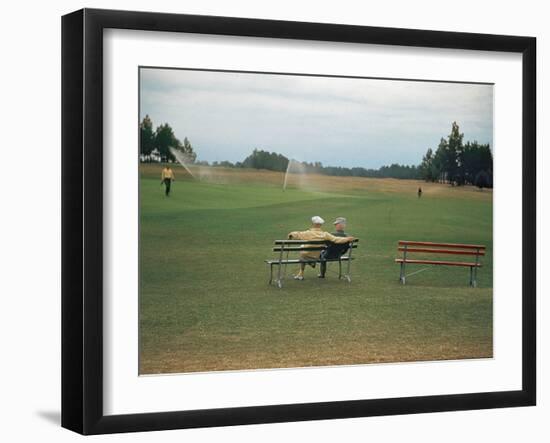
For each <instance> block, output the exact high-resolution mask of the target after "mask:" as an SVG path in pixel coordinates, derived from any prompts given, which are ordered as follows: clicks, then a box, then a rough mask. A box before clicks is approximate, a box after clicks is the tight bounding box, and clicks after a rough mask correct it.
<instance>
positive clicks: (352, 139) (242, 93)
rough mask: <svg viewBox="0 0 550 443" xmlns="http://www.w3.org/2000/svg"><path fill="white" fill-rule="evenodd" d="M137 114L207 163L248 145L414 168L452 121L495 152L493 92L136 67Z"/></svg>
mask: <svg viewBox="0 0 550 443" xmlns="http://www.w3.org/2000/svg"><path fill="white" fill-rule="evenodd" d="M140 74H141V77H140V78H141V85H140V87H141V104H140V111H141V116H142V117H143V116H144V115H145V114H149V116H150V117H151V118H152V119H153V122H154V123H155V124H160V123H164V122H168V123H170V125H171V126H172V127H173V128H174V131H175V133H176V135H177V136H178V137H179V138H183V137H184V136H187V137H188V138H189V139H190V140H191V142H192V143H193V145H194V146H195V147H196V150H197V153H198V156H199V158H200V159H203V160H209V161H214V160H230V161H239V160H242V159H244V157H246V156H247V155H248V154H249V153H250V152H251V150H252V149H253V148H255V147H260V148H263V149H267V150H272V151H277V152H280V153H282V154H285V155H287V156H289V157H293V158H297V159H300V160H307V161H321V162H323V163H324V164H327V165H335V166H364V167H379V166H381V165H383V164H389V163H394V162H398V163H404V164H417V163H419V162H420V159H421V157H422V155H423V154H424V152H425V151H426V149H427V148H428V147H436V146H437V144H438V143H439V139H440V138H441V137H442V136H446V135H447V134H448V133H449V132H450V126H451V123H452V122H453V121H457V122H458V123H459V125H460V127H461V130H462V131H463V132H464V133H465V139H466V140H478V141H479V142H482V143H490V144H491V145H492V127H493V123H492V118H493V88H492V86H490V85H478V84H457V83H439V82H415V81H398V80H380V79H352V78H331V77H318V76H294V75H272V74H251V73H228V72H208V71H193V70H167V69H149V68H148V69H142V70H141V73H140Z"/></svg>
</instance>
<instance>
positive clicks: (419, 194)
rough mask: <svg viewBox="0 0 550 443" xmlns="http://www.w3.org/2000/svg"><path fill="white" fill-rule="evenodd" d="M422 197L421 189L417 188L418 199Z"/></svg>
mask: <svg viewBox="0 0 550 443" xmlns="http://www.w3.org/2000/svg"><path fill="white" fill-rule="evenodd" d="M420 197H422V188H421V187H420V186H419V187H418V198H420Z"/></svg>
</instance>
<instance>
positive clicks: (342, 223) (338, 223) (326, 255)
mask: <svg viewBox="0 0 550 443" xmlns="http://www.w3.org/2000/svg"><path fill="white" fill-rule="evenodd" d="M346 224H347V220H346V219H345V218H344V217H338V218H336V220H334V228H335V229H336V231H335V232H333V233H332V235H334V236H335V237H348V234H346V232H345V229H346ZM348 249H349V243H342V244H338V243H331V244H330V245H328V246H327V248H326V249H325V250H324V251H322V252H321V256H320V259H321V269H320V273H319V275H318V277H319V278H325V274H326V272H327V262H326V261H324V260H329V259H335V258H340V257H341V256H342V255H344V254H345V253H346V252H348Z"/></svg>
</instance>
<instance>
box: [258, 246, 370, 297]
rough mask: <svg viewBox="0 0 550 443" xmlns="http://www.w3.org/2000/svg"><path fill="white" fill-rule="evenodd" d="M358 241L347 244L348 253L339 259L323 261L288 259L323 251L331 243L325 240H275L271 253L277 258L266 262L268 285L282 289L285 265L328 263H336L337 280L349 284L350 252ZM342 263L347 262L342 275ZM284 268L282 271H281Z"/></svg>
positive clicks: (351, 258) (319, 259)
mask: <svg viewBox="0 0 550 443" xmlns="http://www.w3.org/2000/svg"><path fill="white" fill-rule="evenodd" d="M358 241H359V239H355V240H353V241H352V242H350V244H349V246H350V247H349V249H348V251H347V252H346V253H345V254H344V255H342V256H340V257H339V258H332V259H325V260H321V258H318V259H307V258H306V259H304V258H301V257H300V258H289V255H290V253H297V252H298V253H299V252H306V251H324V250H325V249H326V248H327V247H328V246H329V245H330V244H332V243H331V242H327V241H325V240H275V243H274V246H273V252H276V253H277V255H278V257H277V258H276V259H273V260H266V261H265V262H266V263H267V264H268V265H269V284H273V283H275V284H276V285H277V286H278V287H279V288H282V287H283V280H284V277H285V275H286V267H287V265H293V264H299V263H308V264H309V263H322V262H325V263H329V262H338V278H339V279H342V278H344V279H345V280H347V281H348V282H351V261H352V260H353V259H354V257H352V252H353V250H354V249H356V248H357V243H358ZM342 262H347V270H346V271H347V272H346V273H345V274H342ZM274 266H278V270H277V275H276V277H275V278H274V275H273V267H274ZM283 267H284V269H283Z"/></svg>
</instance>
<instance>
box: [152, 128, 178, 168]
mask: <svg viewBox="0 0 550 443" xmlns="http://www.w3.org/2000/svg"><path fill="white" fill-rule="evenodd" d="M179 145H180V141H179V140H178V139H177V138H176V136H175V135H174V131H173V130H172V128H171V127H170V125H169V124H168V123H164V124H163V125H160V126H159V127H158V128H157V130H156V132H155V147H156V148H157V150H158V152H159V155H160V159H161V161H163V162H166V161H175V160H176V159H175V157H174V156H173V155H172V153H171V152H170V148H174V149H175V148H177V147H178V146H179Z"/></svg>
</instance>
